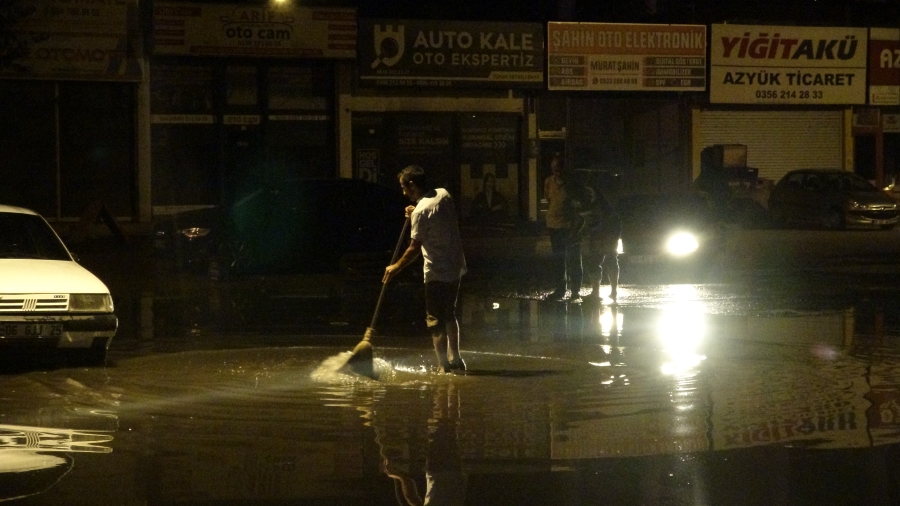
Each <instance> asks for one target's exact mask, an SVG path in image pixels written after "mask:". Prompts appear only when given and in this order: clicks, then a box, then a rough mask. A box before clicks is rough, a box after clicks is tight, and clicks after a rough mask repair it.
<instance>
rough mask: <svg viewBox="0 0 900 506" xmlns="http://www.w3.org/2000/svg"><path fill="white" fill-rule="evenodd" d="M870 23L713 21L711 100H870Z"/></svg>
mask: <svg viewBox="0 0 900 506" xmlns="http://www.w3.org/2000/svg"><path fill="white" fill-rule="evenodd" d="M867 42H868V31H867V29H865V28H841V27H799V26H763V25H730V24H729V25H712V37H711V39H710V83H709V96H710V102H712V103H718V104H728V103H731V104H811V105H816V104H823V105H824V104H864V103H866V61H867V60H866V57H867V51H866V49H867Z"/></svg>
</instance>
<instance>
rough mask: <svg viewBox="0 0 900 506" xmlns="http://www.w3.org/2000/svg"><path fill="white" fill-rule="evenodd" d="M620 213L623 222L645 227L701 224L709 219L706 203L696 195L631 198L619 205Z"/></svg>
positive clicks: (639, 196) (636, 196)
mask: <svg viewBox="0 0 900 506" xmlns="http://www.w3.org/2000/svg"><path fill="white" fill-rule="evenodd" d="M618 211H619V214H620V215H621V217H622V220H623V221H625V222H632V223H637V224H641V225H643V226H653V225H661V224H667V225H671V224H672V223H673V222H676V223H681V224H689V223H695V224H699V223H702V222H704V221H705V220H706V219H707V218H708V217H709V216H708V213H709V207H708V205H707V203H706V201H705V200H704V199H703V197H701V196H699V195H695V194H677V193H673V194H660V195H635V196H630V197H626V198H624V199H623V200H622V201H621V202H620V203H619V206H618Z"/></svg>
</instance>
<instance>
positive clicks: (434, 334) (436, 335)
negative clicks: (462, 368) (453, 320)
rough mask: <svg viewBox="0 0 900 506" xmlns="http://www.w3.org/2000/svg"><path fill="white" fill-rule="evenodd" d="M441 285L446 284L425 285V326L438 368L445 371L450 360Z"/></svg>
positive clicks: (438, 282)
mask: <svg viewBox="0 0 900 506" xmlns="http://www.w3.org/2000/svg"><path fill="white" fill-rule="evenodd" d="M442 285H446V283H441V282H440V281H429V282H427V283H425V325H426V326H427V327H428V332H429V333H430V334H431V344H432V345H433V346H434V353H435V355H436V356H437V360H438V366H440V367H441V369H443V370H445V371H446V370H447V368H448V367H449V366H450V360H449V359H448V358H447V324H446V319H444V318H442V316H443V315H442V312H443V311H444V309H443V304H442V303H441V302H442V301H441V293H442V292H444V291H446V290H442V288H443V286H442Z"/></svg>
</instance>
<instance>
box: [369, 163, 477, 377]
mask: <svg viewBox="0 0 900 506" xmlns="http://www.w3.org/2000/svg"><path fill="white" fill-rule="evenodd" d="M397 178H398V179H399V180H400V188H401V189H402V190H403V194H404V195H406V196H407V197H408V198H409V200H410V201H411V202H414V203H415V205H414V206H408V207H407V208H406V217H407V218H409V220H410V225H411V233H410V243H409V247H407V248H406V251H404V252H403V255H402V256H401V257H400V259H399V260H397V261H396V262H395V263H393V264H391V265H389V266H387V268H385V270H384V278H383V279H382V282H383V283H387V282H388V281H390V280H391V278H393V277H394V276H395V275H396V274H397V273H398V272H399V271H401V270H402V269H403V268H405V267H406V266H408V265H409V264H410V263H412V262H413V260H415V259H416V258H418V256H419V255H420V254H421V255H422V257H423V259H424V266H423V271H424V275H425V323H426V325H427V326H428V329H429V331H430V333H431V339H432V344H433V345H434V351H435V354H436V355H437V360H438V366H439V367H440V368H441V369H442V370H443V371H444V372H453V371H465V370H466V363H465V362H464V361H463V359H462V357H461V356H460V353H459V320H458V317H457V310H456V302H457V299H458V298H459V284H460V280H461V278H462V276H463V275H464V274H465V273H466V271H467V269H466V258H465V255H464V254H463V248H462V241H461V239H460V236H459V218H458V216H457V213H456V206H455V205H454V203H453V197H451V196H450V193H449V192H448V191H447V190H445V189H444V188H432V187H431V186H430V184H429V182H428V178H427V176H426V174H425V170H424V169H423V168H422V167H420V166H418V165H410V166H408V167H406V168H404V169H403V170H401V171H400V173H399V174H398V175H397Z"/></svg>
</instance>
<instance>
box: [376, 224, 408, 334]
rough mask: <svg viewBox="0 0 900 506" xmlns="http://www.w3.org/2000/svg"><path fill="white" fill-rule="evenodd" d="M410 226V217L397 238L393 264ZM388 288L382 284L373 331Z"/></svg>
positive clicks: (385, 284) (392, 258) (392, 259)
mask: <svg viewBox="0 0 900 506" xmlns="http://www.w3.org/2000/svg"><path fill="white" fill-rule="evenodd" d="M407 228H409V217H407V218H406V221H405V222H403V230H402V231H400V238H399V239H397V246H395V247H394V255H393V256H392V257H391V265H393V263H394V262H396V261H397V257H398V256H400V247H401V246H403V238H404V237H406V229H407ZM385 288H387V283H382V284H381V293H380V294H378V302H377V303H376V304H375V312H374V313H373V314H372V323H371V324H370V325H369V329H371V330H372V332H374V331H375V323H376V322H377V321H378V313H379V312H380V311H381V301H382V300H384V290H385Z"/></svg>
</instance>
